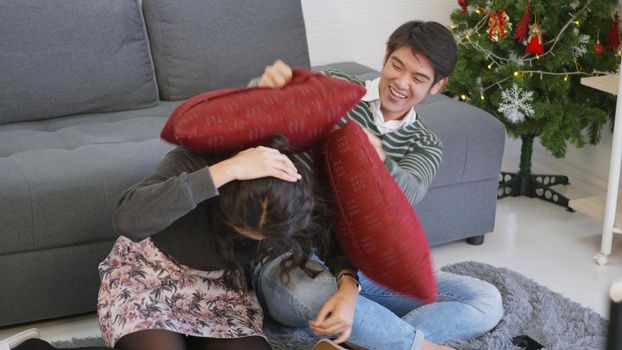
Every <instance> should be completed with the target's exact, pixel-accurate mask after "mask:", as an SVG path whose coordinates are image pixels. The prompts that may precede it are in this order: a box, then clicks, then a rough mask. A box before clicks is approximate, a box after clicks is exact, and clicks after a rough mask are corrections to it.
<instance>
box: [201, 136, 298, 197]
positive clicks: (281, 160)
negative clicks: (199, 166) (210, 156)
mask: <svg viewBox="0 0 622 350" xmlns="http://www.w3.org/2000/svg"><path fill="white" fill-rule="evenodd" d="M209 169H210V172H211V174H212V179H213V180H214V184H215V185H216V188H218V187H220V186H222V185H224V184H226V183H227V182H229V181H233V180H252V179H259V178H262V177H268V176H272V177H275V178H277V179H281V180H284V181H289V182H296V181H298V180H300V178H301V175H300V174H299V173H298V169H296V166H295V165H294V163H292V161H291V160H290V159H289V157H287V156H286V155H284V154H283V153H281V152H279V151H278V150H276V149H274V148H269V147H264V146H259V147H254V148H249V149H247V150H245V151H242V152H240V153H238V154H236V155H235V156H233V157H231V158H229V159H226V160H223V161H221V162H219V163H216V164H214V165H212V166H210V167H209Z"/></svg>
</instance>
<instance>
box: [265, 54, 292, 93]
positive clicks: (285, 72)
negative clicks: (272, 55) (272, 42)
mask: <svg viewBox="0 0 622 350" xmlns="http://www.w3.org/2000/svg"><path fill="white" fill-rule="evenodd" d="M292 75H293V73H292V69H291V67H290V66H288V65H287V64H286V63H285V62H283V61H281V60H276V61H274V63H272V64H271V65H269V66H266V69H265V70H264V72H263V74H262V76H261V80H259V84H258V86H261V87H271V88H280V87H282V86H283V85H285V84H287V83H288V82H289V81H290V80H292Z"/></svg>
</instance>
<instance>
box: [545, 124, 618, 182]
mask: <svg viewBox="0 0 622 350" xmlns="http://www.w3.org/2000/svg"><path fill="white" fill-rule="evenodd" d="M611 142H612V134H611V132H610V131H609V125H608V124H607V125H605V126H604V127H603V129H602V137H601V140H600V143H599V144H597V145H586V146H585V147H583V148H576V147H574V146H572V145H571V146H569V147H568V150H567V152H566V156H565V157H564V158H562V159H555V158H554V157H553V156H551V155H550V153H549V152H548V151H547V150H546V149H545V148H544V147H542V146H541V145H540V144H538V145H537V146H536V147H535V151H536V152H538V153H540V155H542V157H549V158H550V159H551V161H552V162H559V163H561V164H562V165H563V166H567V167H570V168H572V169H573V170H576V173H575V174H574V175H575V176H579V177H581V180H584V181H588V182H590V183H592V184H594V185H597V186H598V187H601V188H603V189H604V188H606V186H607V179H608V178H609V161H610V157H611ZM571 180H572V179H571Z"/></svg>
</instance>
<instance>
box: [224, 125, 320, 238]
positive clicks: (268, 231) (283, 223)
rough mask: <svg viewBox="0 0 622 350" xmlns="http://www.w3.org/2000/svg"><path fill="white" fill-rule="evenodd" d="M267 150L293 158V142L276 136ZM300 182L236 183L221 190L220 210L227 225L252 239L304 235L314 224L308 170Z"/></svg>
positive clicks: (261, 179) (299, 167) (300, 167)
mask: <svg viewBox="0 0 622 350" xmlns="http://www.w3.org/2000/svg"><path fill="white" fill-rule="evenodd" d="M266 146H267V147H271V148H275V149H277V150H279V151H280V152H281V153H283V154H286V155H288V156H290V155H289V149H288V146H289V143H288V141H287V139H286V138H285V137H283V136H281V135H277V136H275V137H274V138H273V139H272V141H271V142H270V144H268V145H266ZM290 159H291V157H290ZM292 161H293V162H294V164H295V165H296V167H297V168H298V172H299V173H300V174H301V175H302V178H301V179H300V180H298V181H296V182H289V181H283V180H280V179H277V178H274V177H264V178H259V179H254V180H244V181H233V182H230V183H228V184H226V185H224V186H223V187H221V189H220V208H221V211H222V215H223V217H224V220H225V223H226V224H227V225H228V226H229V227H231V228H232V229H234V230H235V231H236V232H237V233H239V234H241V235H244V236H246V237H248V238H251V239H256V240H260V239H268V240H280V239H287V238H292V237H294V236H296V235H299V234H301V232H303V231H304V230H305V229H306V228H307V227H308V226H309V225H310V223H311V216H312V211H313V208H314V204H315V203H314V196H313V193H312V190H311V185H310V183H309V178H308V176H307V174H306V172H305V171H304V167H302V166H300V165H299V164H296V162H295V161H294V160H293V159H292Z"/></svg>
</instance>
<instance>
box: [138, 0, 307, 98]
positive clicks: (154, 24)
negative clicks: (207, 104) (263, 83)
mask: <svg viewBox="0 0 622 350" xmlns="http://www.w3.org/2000/svg"><path fill="white" fill-rule="evenodd" d="M143 9H144V12H145V21H146V23H147V29H148V30H149V39H150V41H151V47H152V50H153V57H154V61H155V65H156V73H157V76H158V86H159V89H160V95H161V96H162V98H163V99H166V100H182V99H186V98H189V97H191V96H195V95H198V94H200V93H202V92H206V91H209V90H214V89H222V88H230V87H241V86H246V84H247V83H248V82H249V81H250V80H251V79H252V78H254V77H257V76H259V75H260V74H261V73H262V72H263V70H264V68H265V66H266V65H268V64H271V63H272V62H274V60H276V59H277V58H280V59H283V60H284V61H285V62H288V63H289V64H290V65H291V66H292V67H302V68H309V53H308V48H307V38H306V33H305V24H304V19H303V16H302V8H301V4H300V1H291V0H252V1H249V0H227V1H222V0H178V1H170V0H143ZM249 56H251V57H252V59H250V60H249Z"/></svg>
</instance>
